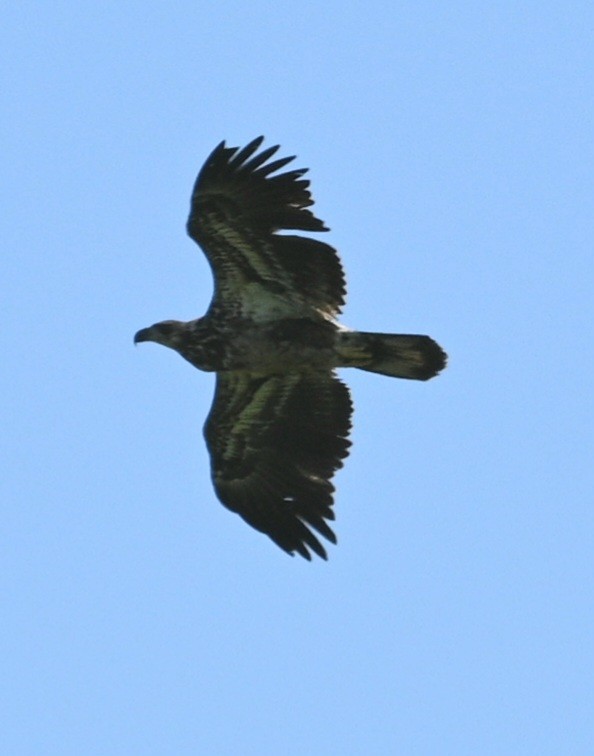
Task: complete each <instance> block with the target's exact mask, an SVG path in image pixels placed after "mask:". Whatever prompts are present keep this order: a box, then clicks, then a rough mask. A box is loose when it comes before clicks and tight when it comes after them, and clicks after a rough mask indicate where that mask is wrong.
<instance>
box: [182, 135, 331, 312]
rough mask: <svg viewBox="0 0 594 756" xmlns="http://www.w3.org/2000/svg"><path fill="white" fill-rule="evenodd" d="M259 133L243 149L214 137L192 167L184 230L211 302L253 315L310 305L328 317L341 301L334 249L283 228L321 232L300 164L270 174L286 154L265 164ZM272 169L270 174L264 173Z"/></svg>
mask: <svg viewBox="0 0 594 756" xmlns="http://www.w3.org/2000/svg"><path fill="white" fill-rule="evenodd" d="M262 141H263V137H259V138H258V139H254V140H253V141H252V142H250V143H249V144H248V145H247V146H246V147H244V148H243V149H241V150H240V149H239V148H236V147H227V146H226V145H225V142H222V143H221V144H220V145H219V146H218V147H217V148H216V149H215V150H214V152H213V153H212V154H211V155H210V157H209V158H208V160H207V161H206V163H205V164H204V167H203V168H202V170H201V171H200V173H199V175H198V178H197V179H196V183H195V185H194V190H193V193H192V202H191V209H190V216H189V218H188V224H187V229H188V234H189V235H190V236H191V237H192V239H194V241H196V242H197V243H198V244H199V245H200V246H201V247H202V249H203V250H204V253H205V254H206V257H207V258H208V261H209V263H210V265H211V267H212V270H213V275H214V279H215V294H214V298H213V307H214V308H215V309H219V310H221V309H222V310H227V311H231V312H238V311H239V312H242V313H249V314H250V315H252V316H256V317H257V316H258V310H259V311H261V312H267V311H271V310H273V311H275V312H278V310H279V308H282V309H283V312H284V314H285V315H286V316H290V315H291V314H292V313H294V314H297V313H300V312H301V313H302V312H303V310H304V309H308V308H314V309H316V310H318V311H322V312H324V313H326V314H329V315H336V314H337V313H338V312H339V310H340V308H341V306H342V305H343V304H344V294H345V282H344V273H343V270H342V267H341V264H340V261H339V259H338V255H337V253H336V250H334V249H333V248H332V247H330V246H329V245H328V244H324V243H323V242H320V241H317V240H315V239H310V238H307V237H303V236H296V235H285V234H282V235H281V234H277V233H276V232H277V231H279V230H284V229H301V230H304V231H327V229H326V227H325V226H324V224H323V223H322V221H321V220H319V218H316V217H315V215H314V214H313V213H312V212H311V211H310V210H308V209H307V208H308V207H310V206H311V205H313V200H312V198H311V194H310V192H309V189H308V187H309V181H307V180H306V179H304V178H302V176H303V174H304V173H305V172H306V169H299V170H292V171H287V172H285V173H280V174H278V173H276V172H277V171H278V170H279V169H281V168H282V167H283V166H285V165H286V164H287V163H289V162H290V161H291V160H293V157H287V158H280V159H278V160H274V161H272V162H268V161H269V158H270V157H271V156H272V155H273V154H274V153H275V152H276V151H277V150H278V146H276V147H269V148H267V149H265V150H263V151H261V152H260V153H258V154H256V153H257V150H258V148H259V147H260V145H261V144H262ZM271 174H276V175H271Z"/></svg>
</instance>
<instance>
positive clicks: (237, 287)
mask: <svg viewBox="0 0 594 756" xmlns="http://www.w3.org/2000/svg"><path fill="white" fill-rule="evenodd" d="M262 142H263V137H258V138H257V139H254V140H253V141H252V142H250V143H249V144H248V145H247V146H246V147H243V148H242V149H240V148H237V147H227V146H226V144H225V142H222V143H221V144H219V146H218V147H216V149H215V150H214V151H213V152H212V154H211V155H210V157H209V158H208V159H207V161H206V163H205V164H204V166H203V168H202V169H201V171H200V173H199V174H198V178H197V179H196V183H195V185H194V190H193V192H192V199H191V208H190V216H189V218H188V222H187V231H188V234H189V235H190V237H191V238H192V239H193V240H194V241H195V242H197V243H198V244H199V245H200V247H201V248H202V250H203V251H204V254H205V255H206V258H207V260H208V262H209V263H210V266H211V268H212V273H213V277H214V296H213V298H212V301H211V303H210V307H209V309H208V311H207V313H206V315H205V316H204V317H202V318H198V319H197V320H191V321H189V322H187V323H185V322H180V321H177V320H165V321H163V322H160V323H156V324H155V325H152V326H150V328H143V329H142V330H140V331H138V333H137V334H136V335H135V337H134V342H135V343H138V342H141V341H154V342H156V343H158V344H163V345H164V346H167V347H170V348H172V349H175V351H177V352H179V353H180V354H181V356H182V357H184V358H185V359H186V360H188V362H190V363H191V364H192V365H194V366H195V367H197V368H199V369H200V370H206V371H210V372H215V373H216V390H215V395H214V401H213V404H212V408H211V411H210V414H209V416H208V419H207V421H206V424H205V426H204V435H205V438H206V444H207V447H208V451H209V453H210V460H211V473H212V480H213V483H214V488H215V491H216V493H217V496H218V498H219V499H220V500H221V502H222V503H223V504H224V505H225V506H226V507H228V509H230V510H232V511H233V512H237V513H238V514H239V515H241V517H242V518H243V519H244V520H245V521H246V522H247V523H249V524H250V525H252V526H253V527H254V528H256V529H257V530H259V531H261V532H262V533H265V534H266V535H268V536H269V537H270V538H271V539H272V540H273V541H274V542H275V543H276V544H277V545H278V546H280V547H281V549H284V550H285V551H286V552H288V553H289V554H291V555H293V554H294V553H298V554H300V555H301V556H302V557H304V558H305V559H308V560H310V559H311V557H312V553H315V554H317V555H318V556H320V557H322V558H323V559H326V558H327V555H326V550H325V549H324V547H323V545H322V544H321V543H320V540H319V536H323V537H324V538H325V539H327V540H328V541H330V542H331V543H336V536H335V535H334V532H333V531H332V529H331V528H330V526H329V525H328V521H332V520H334V511H333V509H332V507H333V494H334V486H333V485H332V483H331V479H332V477H333V475H334V473H335V472H336V470H338V469H339V468H340V467H342V464H343V460H344V458H345V457H346V456H347V454H348V449H349V446H350V442H349V440H348V435H349V430H350V427H351V415H352V403H351V399H350V396H349V391H348V389H347V387H346V386H345V384H344V383H343V382H342V381H341V380H339V378H337V376H336V373H335V370H336V368H344V367H355V368H360V369H361V370H368V371H370V372H373V373H381V374H382V375H388V376H394V377H397V378H410V379H415V380H421V381H425V380H427V379H429V378H432V377H433V376H434V375H436V374H437V373H438V372H439V371H440V370H441V369H442V368H443V367H444V366H445V363H446V355H445V353H444V351H443V350H442V349H441V347H440V346H439V345H438V344H437V343H436V342H435V341H433V339H431V338H429V336H418V335H396V334H383V333H366V332H362V331H354V330H351V329H348V328H346V327H345V326H343V325H341V324H339V323H338V322H337V316H338V314H339V313H340V310H341V307H342V305H343V304H344V297H345V280H344V274H343V270H342V266H341V264H340V261H339V258H338V255H337V253H336V250H335V249H333V248H332V247H330V246H329V245H328V244H325V243H323V242H321V241H318V240H316V239H312V238H310V237H309V236H303V235H296V234H289V233H285V232H286V231H287V230H299V231H306V232H316V231H327V230H328V229H327V228H326V226H325V225H324V224H323V222H322V221H321V220H320V219H319V218H316V216H315V215H314V214H313V213H312V212H311V210H309V209H308V208H310V207H311V206H312V205H313V200H312V197H311V194H310V191H309V181H308V180H306V179H304V178H303V176H304V174H305V173H306V172H307V169H296V170H295V169H293V170H289V171H285V172H279V171H280V170H281V169H282V168H284V166H286V165H287V164H288V163H289V162H291V161H292V160H293V159H294V156H291V157H284V158H277V159H274V160H271V158H272V156H273V155H274V154H275V153H276V152H277V150H278V146H274V147H268V148H266V149H262V150H260V147H261V145H262ZM279 232H283V233H279Z"/></svg>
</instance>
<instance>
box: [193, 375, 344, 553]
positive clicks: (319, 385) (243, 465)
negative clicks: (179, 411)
mask: <svg viewBox="0 0 594 756" xmlns="http://www.w3.org/2000/svg"><path fill="white" fill-rule="evenodd" d="M351 414H352V404H351V399H350V396H349V391H348V389H347V387H346V386H345V385H344V383H342V382H341V381H340V380H338V378H337V377H336V376H335V375H334V374H333V373H330V372H309V373H286V374H283V375H266V376H255V375H250V374H247V373H240V372H237V373H235V372H233V373H219V374H218V375H217V387H216V392H215V397H214V402H213V406H212V409H211V412H210V415H209V417H208V419H207V421H206V425H205V426H204V435H205V438H206V444H207V446H208V450H209V452H210V457H211V470H212V478H213V482H214V486H215V490H216V492H217V495H218V497H219V499H220V500H221V501H222V502H223V504H224V505H225V506H226V507H228V508H229V509H231V510H232V511H234V512H237V513H238V514H240V515H241V516H242V517H243V519H244V520H245V521H246V522H247V523H249V524H250V525H252V526H253V527H254V528H256V529H257V530H260V531H262V532H263V533H266V535H268V536H270V538H272V540H273V541H274V542H275V543H276V544H278V545H279V546H280V547H281V548H282V549H284V550H285V551H287V552H289V553H290V554H292V553H294V552H297V553H299V554H300V555H301V556H303V557H305V558H306V559H311V554H310V550H311V551H313V552H315V553H316V554H318V555H319V556H321V557H323V558H324V559H326V551H325V549H324V547H323V546H322V544H321V543H320V541H319V540H318V538H317V537H316V535H315V534H314V532H313V531H317V533H319V534H321V535H322V536H324V538H327V539H328V540H329V541H331V542H332V543H336V537H335V535H334V533H333V532H332V530H331V529H330V527H329V526H328V524H327V522H326V520H333V519H334V512H333V510H332V504H333V498H332V494H333V492H334V486H333V485H332V483H331V482H330V479H331V478H332V476H333V475H334V473H335V471H336V470H338V469H339V468H340V467H342V460H343V459H344V458H345V457H346V456H347V454H348V448H349V446H350V442H349V441H348V439H347V436H348V433H349V430H350V425H351V422H350V419H351Z"/></svg>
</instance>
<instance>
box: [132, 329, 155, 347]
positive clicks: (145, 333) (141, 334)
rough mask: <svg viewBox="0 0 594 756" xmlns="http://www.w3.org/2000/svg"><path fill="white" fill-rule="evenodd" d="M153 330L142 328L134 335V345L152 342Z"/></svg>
mask: <svg viewBox="0 0 594 756" xmlns="http://www.w3.org/2000/svg"><path fill="white" fill-rule="evenodd" d="M151 330H152V329H151V328H141V329H140V331H138V332H137V333H136V334H134V343H135V344H139V343H140V342H141V341H152V338H151V336H152V334H151Z"/></svg>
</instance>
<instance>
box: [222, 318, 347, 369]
mask: <svg viewBox="0 0 594 756" xmlns="http://www.w3.org/2000/svg"><path fill="white" fill-rule="evenodd" d="M335 333H336V326H335V325H334V324H333V323H331V322H328V321H321V322H320V321H313V320H309V319H307V318H291V319H285V320H279V321H277V322H275V323H271V324H270V323H269V324H265V325H263V324H254V323H251V324H244V325H243V327H241V328H239V329H237V331H235V333H234V334H233V335H230V337H229V338H228V341H227V343H226V345H225V350H224V355H223V369H224V370H249V371H250V372H277V371H282V372H286V371H291V370H312V369H313V370H324V369H331V368H332V367H335V365H336V357H335V350H334V341H335Z"/></svg>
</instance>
